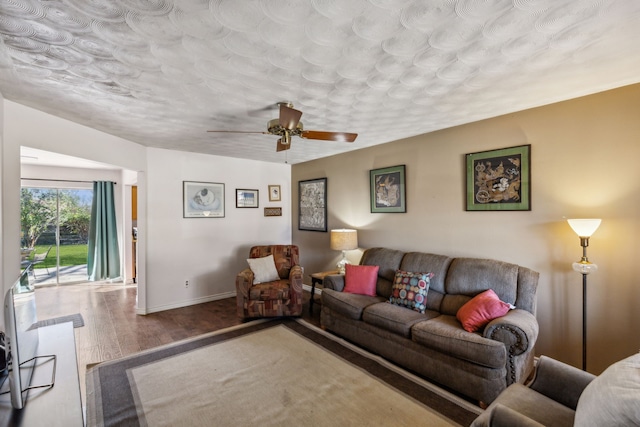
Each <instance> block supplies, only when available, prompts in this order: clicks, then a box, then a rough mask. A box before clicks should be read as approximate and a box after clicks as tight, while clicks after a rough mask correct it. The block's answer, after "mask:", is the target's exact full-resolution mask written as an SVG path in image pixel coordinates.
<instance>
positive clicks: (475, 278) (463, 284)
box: [440, 258, 520, 316]
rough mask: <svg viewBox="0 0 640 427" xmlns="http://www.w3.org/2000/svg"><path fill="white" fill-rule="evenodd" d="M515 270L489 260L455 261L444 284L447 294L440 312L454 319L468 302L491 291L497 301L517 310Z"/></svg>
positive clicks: (516, 278) (462, 259)
mask: <svg viewBox="0 0 640 427" xmlns="http://www.w3.org/2000/svg"><path fill="white" fill-rule="evenodd" d="M518 268H519V266H517V265H516V264H510V263H507V262H502V261H496V260H490V259H480V258H455V259H454V260H453V261H452V262H451V265H450V266H449V271H448V273H447V278H446V280H445V291H446V294H445V296H444V298H443V300H442V305H441V307H440V312H441V313H443V314H449V315H451V316H455V315H456V313H457V312H458V310H459V309H460V307H462V306H463V305H464V304H465V303H467V301H469V300H470V299H471V298H473V297H474V296H476V295H478V294H479V293H481V292H484V291H486V290H487V289H493V291H494V292H495V293H496V294H497V295H498V297H499V298H500V300H502V301H504V302H506V303H509V304H513V305H516V306H517V304H516V297H517V294H518ZM518 308H520V307H518Z"/></svg>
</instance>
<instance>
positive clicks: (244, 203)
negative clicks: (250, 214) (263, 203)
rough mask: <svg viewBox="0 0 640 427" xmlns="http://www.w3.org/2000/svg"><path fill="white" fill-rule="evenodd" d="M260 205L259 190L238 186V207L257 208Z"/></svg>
mask: <svg viewBox="0 0 640 427" xmlns="http://www.w3.org/2000/svg"><path fill="white" fill-rule="evenodd" d="M259 205H260V198H259V193H258V190H248V189H244V188H236V208H257V207H259Z"/></svg>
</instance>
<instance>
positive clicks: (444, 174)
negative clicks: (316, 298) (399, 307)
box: [292, 85, 640, 373]
mask: <svg viewBox="0 0 640 427" xmlns="http://www.w3.org/2000/svg"><path fill="white" fill-rule="evenodd" d="M639 100H640V85H633V86H629V87H626V88H621V89H617V90H613V91H608V92H603V93H600V94H596V95H592V96H588V97H584V98H578V99H575V100H571V101H567V102H562V103H558V104H553V105H549V106H545V107H540V108H536V109H532V110H527V111H522V112H518V113H514V114H509V115H506V116H501V117H496V118H494V119H489V120H484V121H481V122H477V123H471V124H468V125H464V126H457V127H454V128H451V129H445V130H442V131H439V132H433V133H430V134H425V135H420V136H416V137H414V138H409V139H406V140H402V141H397V142H392V143H389V144H384V145H380V146H376V147H371V148H367V149H363V150H359V151H354V152H351V153H347V154H343V155H339V156H334V157H330V158H325V159H320V160H317V161H313V162H307V163H304V164H299V165H294V166H293V168H292V185H294V186H295V185H297V182H298V181H300V180H304V179H312V178H320V177H327V179H328V209H329V218H328V221H329V228H341V227H349V228H356V229H358V237H359V243H360V247H361V248H369V247H374V246H386V247H392V248H396V249H402V250H416V251H423V252H432V253H438V254H446V255H451V256H470V257H483V258H494V259H499V260H503V261H508V262H512V263H516V264H520V265H523V266H526V267H529V268H532V269H534V270H536V271H538V272H540V281H539V289H538V313H537V318H538V322H539V324H540V337H539V340H538V343H537V347H536V352H537V354H546V355H549V356H551V357H555V358H557V359H560V360H563V361H565V362H568V363H571V364H573V365H574V366H581V356H582V277H581V276H580V274H578V273H575V272H573V271H572V269H571V263H572V262H575V261H578V260H579V259H580V257H581V255H582V250H581V247H580V242H579V239H578V237H577V236H576V235H575V234H574V233H573V231H572V230H571V228H570V227H569V226H568V224H567V222H566V218H572V217H574V218H590V217H595V218H602V225H601V226H600V228H599V229H598V230H597V231H596V233H595V234H594V235H593V237H592V238H591V242H590V246H589V248H588V256H589V259H590V260H592V262H594V263H596V264H598V266H599V267H600V269H599V270H598V271H597V272H596V273H594V274H592V275H590V276H589V277H588V285H589V287H588V295H587V313H588V320H587V332H588V338H587V347H588V348H587V350H588V358H587V362H588V369H589V371H592V372H595V373H599V372H600V371H602V370H603V369H604V368H605V367H606V366H608V365H609V364H611V363H612V362H614V361H616V360H619V359H622V358H623V357H625V356H627V355H630V354H632V353H634V352H637V351H638V349H639V348H640V336H639V335H638V334H637V333H636V331H637V330H638V329H640V310H638V309H637V306H638V303H639V302H640V279H638V275H637V274H636V271H635V270H634V267H635V266H636V265H637V264H638V263H639V262H640V257H639V255H638V249H637V246H638V245H637V243H638V242H637V241H638V235H639V233H640V168H639V167H638V164H637V163H638V162H637V159H638V158H639V157H640V143H639V142H640V141H639V139H638V137H639V135H640V120H638V117H640V102H639ZM355 143H356V144H357V140H356V142H355ZM522 144H531V172H532V186H531V192H532V210H531V211H521V212H467V211H466V210H465V154H466V153H473V152H478V151H485V150H492V149H498V148H506V147H513V146H517V145H522ZM401 164H404V165H406V168H407V169H406V170H407V172H406V178H407V213H403V214H399V213H396V214H380V213H375V214H372V213H370V205H369V171H370V170H371V169H376V168H381V167H387V166H394V165H401ZM293 209H294V212H293V217H294V218H296V215H297V195H294V201H293ZM293 242H294V244H297V245H299V246H300V258H301V263H302V265H303V266H305V269H306V271H309V272H314V271H322V270H325V269H329V268H332V267H333V266H334V265H335V263H336V262H337V261H338V259H339V258H340V253H339V252H337V251H331V250H330V249H329V233H317V232H309V231H299V230H297V225H296V224H294V233H293ZM349 256H350V258H351V259H352V261H353V262H358V260H359V252H358V251H353V252H351V253H349Z"/></svg>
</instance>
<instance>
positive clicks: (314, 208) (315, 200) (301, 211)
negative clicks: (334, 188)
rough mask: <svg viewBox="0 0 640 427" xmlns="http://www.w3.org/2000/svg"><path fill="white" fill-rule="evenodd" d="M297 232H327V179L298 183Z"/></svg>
mask: <svg viewBox="0 0 640 427" xmlns="http://www.w3.org/2000/svg"><path fill="white" fill-rule="evenodd" d="M298 230H308V231H325V232H326V231H327V178H318V179H309V180H306V181H299V182H298Z"/></svg>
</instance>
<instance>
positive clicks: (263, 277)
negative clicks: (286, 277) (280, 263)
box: [247, 254, 280, 283]
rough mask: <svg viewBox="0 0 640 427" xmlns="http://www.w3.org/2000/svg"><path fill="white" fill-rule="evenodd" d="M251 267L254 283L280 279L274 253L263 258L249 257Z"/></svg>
mask: <svg viewBox="0 0 640 427" xmlns="http://www.w3.org/2000/svg"><path fill="white" fill-rule="evenodd" d="M247 263H249V268H251V271H253V283H264V282H271V281H274V280H278V279H280V276H279V275H278V270H276V263H275V261H274V260H273V254H271V255H268V256H265V257H262V258H249V259H247Z"/></svg>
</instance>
